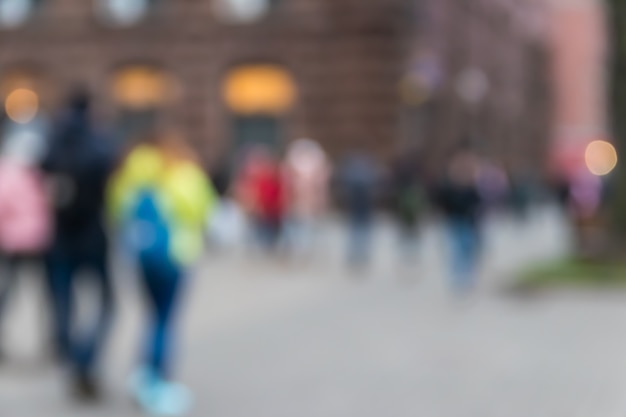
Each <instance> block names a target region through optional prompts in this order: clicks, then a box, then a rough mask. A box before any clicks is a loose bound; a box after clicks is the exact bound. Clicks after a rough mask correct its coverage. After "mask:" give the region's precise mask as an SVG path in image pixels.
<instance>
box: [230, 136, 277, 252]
mask: <svg viewBox="0 0 626 417" xmlns="http://www.w3.org/2000/svg"><path fill="white" fill-rule="evenodd" d="M236 194H237V197H238V200H239V202H240V203H241V204H242V205H243V207H244V209H245V210H246V212H247V213H248V215H249V216H250V220H251V222H252V226H253V228H254V233H255V238H256V241H257V242H258V243H259V244H260V245H261V247H263V248H264V249H270V250H272V249H276V248H277V247H278V245H279V243H280V240H281V237H282V231H283V223H284V215H285V209H286V201H285V200H286V198H285V197H286V195H285V194H286V193H285V186H284V183H283V175H282V170H281V166H280V164H279V162H278V161H277V160H276V159H275V158H274V157H273V156H272V155H271V154H270V153H269V152H268V151H267V150H265V149H263V148H255V149H253V150H251V151H250V153H249V154H248V156H247V158H246V162H245V163H244V166H243V169H242V171H241V173H240V178H239V181H238V184H237V190H236Z"/></svg>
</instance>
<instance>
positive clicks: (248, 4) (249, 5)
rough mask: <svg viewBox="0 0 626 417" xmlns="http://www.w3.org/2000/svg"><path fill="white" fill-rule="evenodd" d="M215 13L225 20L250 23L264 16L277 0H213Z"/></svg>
mask: <svg viewBox="0 0 626 417" xmlns="http://www.w3.org/2000/svg"><path fill="white" fill-rule="evenodd" d="M213 2H214V3H213V6H214V10H215V14H216V15H217V17H218V18H220V19H221V20H223V21H225V22H232V23H252V22H255V21H258V20H260V19H262V18H263V17H265V16H266V15H267V14H268V13H269V12H270V11H271V10H272V9H273V8H274V7H275V6H276V4H277V2H278V0H213Z"/></svg>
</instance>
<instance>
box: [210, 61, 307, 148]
mask: <svg viewBox="0 0 626 417" xmlns="http://www.w3.org/2000/svg"><path fill="white" fill-rule="evenodd" d="M222 92H223V97H224V101H225V103H226V105H227V107H228V108H229V110H230V112H231V113H232V115H233V127H232V129H233V142H234V143H233V144H234V146H235V147H242V146H248V145H250V144H254V143H256V144H265V145H267V146H269V147H272V148H274V147H277V146H279V144H280V142H281V135H280V130H281V120H282V116H284V115H285V114H286V113H287V112H288V111H289V110H290V109H291V108H292V107H293V104H294V102H295V100H296V95H297V92H296V86H295V84H294V82H293V79H292V77H291V75H290V74H289V72H287V71H286V70H285V69H283V68H282V67H280V66H277V65H271V64H256V65H245V66H241V67H237V68H235V69H233V70H232V71H230V72H229V73H228V74H227V76H226V79H225V81H224V84H223V87H222Z"/></svg>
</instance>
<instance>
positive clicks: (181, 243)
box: [108, 134, 216, 416]
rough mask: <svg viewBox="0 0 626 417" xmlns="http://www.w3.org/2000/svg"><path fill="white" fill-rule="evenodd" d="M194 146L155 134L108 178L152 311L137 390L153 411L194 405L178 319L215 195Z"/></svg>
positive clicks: (116, 216) (115, 214) (114, 212)
mask: <svg viewBox="0 0 626 417" xmlns="http://www.w3.org/2000/svg"><path fill="white" fill-rule="evenodd" d="M215 195H216V194H215V193H214V191H213V188H212V185H211V183H210V181H209V180H208V179H207V177H206V176H205V174H204V172H203V170H202V169H201V168H200V166H199V165H198V164H197V162H196V161H195V159H194V156H193V154H192V152H190V151H189V149H188V148H187V147H186V146H185V144H184V142H182V141H181V140H179V139H178V138H177V137H176V136H174V135H160V134H154V135H152V136H151V137H149V138H148V140H146V141H144V143H142V144H140V145H137V146H136V147H135V148H133V149H131V151H130V152H129V153H128V155H127V156H126V158H125V159H124V161H123V163H122V164H121V166H120V167H119V169H118V170H117V172H116V173H115V174H114V175H113V177H112V179H111V181H110V184H109V196H108V197H109V198H108V203H109V212H110V216H111V219H112V220H113V223H114V224H115V225H116V226H117V228H118V230H120V232H121V235H122V237H123V244H124V245H126V247H125V250H126V252H130V253H131V254H133V256H134V257H135V259H136V260H137V263H138V266H139V270H140V275H141V281H142V284H143V288H144V290H145V293H146V299H147V300H148V304H149V311H150V315H151V328H150V331H149V338H148V346H147V356H146V357H145V363H144V364H143V367H142V368H141V370H140V371H138V372H137V373H136V375H134V376H133V378H132V381H131V390H132V393H133V395H134V397H135V399H136V401H137V402H138V404H139V405H140V406H141V407H143V408H144V409H145V410H146V411H147V412H149V413H150V414H152V415H163V416H178V415H184V414H186V413H187V412H188V410H189V408H190V406H191V396H190V394H189V392H188V390H187V389H186V388H184V387H183V386H182V385H180V384H176V383H174V382H172V380H171V371H172V370H171V349H172V338H173V337H172V332H173V328H172V327H173V321H174V316H175V312H176V309H177V306H178V304H179V301H180V299H181V290H182V287H183V284H184V281H185V276H186V271H187V269H188V268H189V267H190V266H191V265H192V263H193V262H194V261H195V260H196V259H197V258H198V257H199V256H200V254H201V252H202V248H203V239H204V230H205V228H204V226H205V222H206V220H207V218H208V217H207V216H208V214H209V211H210V210H211V209H212V207H213V206H214V204H215V202H216V197H215Z"/></svg>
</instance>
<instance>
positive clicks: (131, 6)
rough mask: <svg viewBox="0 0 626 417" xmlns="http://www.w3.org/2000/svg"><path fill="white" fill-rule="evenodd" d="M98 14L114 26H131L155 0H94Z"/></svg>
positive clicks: (146, 13)
mask: <svg viewBox="0 0 626 417" xmlns="http://www.w3.org/2000/svg"><path fill="white" fill-rule="evenodd" d="M95 1H96V10H97V12H98V15H99V16H100V17H101V18H102V19H103V20H104V21H105V22H106V23H109V24H112V25H115V26H131V25H134V24H136V23H138V22H140V21H141V20H143V19H144V18H145V17H146V16H147V15H148V14H149V13H150V9H151V8H152V7H153V6H154V5H155V4H156V2H157V0H95Z"/></svg>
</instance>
